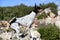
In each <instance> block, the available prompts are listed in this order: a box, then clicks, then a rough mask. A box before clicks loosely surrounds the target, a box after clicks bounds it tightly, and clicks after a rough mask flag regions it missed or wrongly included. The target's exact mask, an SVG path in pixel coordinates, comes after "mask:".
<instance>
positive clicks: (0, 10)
mask: <svg viewBox="0 0 60 40" xmlns="http://www.w3.org/2000/svg"><path fill="white" fill-rule="evenodd" d="M33 7H34V6H32V7H31V6H26V5H24V4H21V5H17V6H13V7H0V20H8V21H9V20H10V19H11V18H13V17H22V16H25V15H27V14H30V13H29V12H30V11H32V10H33V9H34V8H33ZM40 7H42V8H43V9H45V8H47V7H51V9H52V11H53V12H54V13H55V14H56V13H57V5H56V4H55V3H48V4H40ZM43 16H44V17H46V15H38V19H39V18H42V17H43Z"/></svg>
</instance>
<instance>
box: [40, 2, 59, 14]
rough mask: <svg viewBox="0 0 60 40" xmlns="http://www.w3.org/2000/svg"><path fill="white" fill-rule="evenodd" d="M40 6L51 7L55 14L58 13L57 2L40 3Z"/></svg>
mask: <svg viewBox="0 0 60 40" xmlns="http://www.w3.org/2000/svg"><path fill="white" fill-rule="evenodd" d="M40 7H41V8H43V9H45V8H48V7H51V10H52V12H53V13H54V14H57V7H58V6H57V5H56V4H55V3H53V2H52V3H48V4H40Z"/></svg>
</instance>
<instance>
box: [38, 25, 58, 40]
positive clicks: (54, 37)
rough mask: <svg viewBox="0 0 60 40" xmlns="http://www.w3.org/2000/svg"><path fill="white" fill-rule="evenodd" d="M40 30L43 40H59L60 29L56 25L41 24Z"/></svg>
mask: <svg viewBox="0 0 60 40" xmlns="http://www.w3.org/2000/svg"><path fill="white" fill-rule="evenodd" d="M38 32H39V33H40V34H41V39H42V40H59V29H58V28H57V27H56V26H55V25H43V26H40V27H39V29H38Z"/></svg>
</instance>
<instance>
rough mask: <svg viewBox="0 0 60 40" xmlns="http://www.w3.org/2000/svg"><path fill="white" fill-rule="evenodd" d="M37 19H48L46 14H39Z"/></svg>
mask: <svg viewBox="0 0 60 40" xmlns="http://www.w3.org/2000/svg"><path fill="white" fill-rule="evenodd" d="M36 17H37V18H38V19H42V18H46V17H47V14H45V13H42V14H41V15H39V14H38V15H37V16H36Z"/></svg>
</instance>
